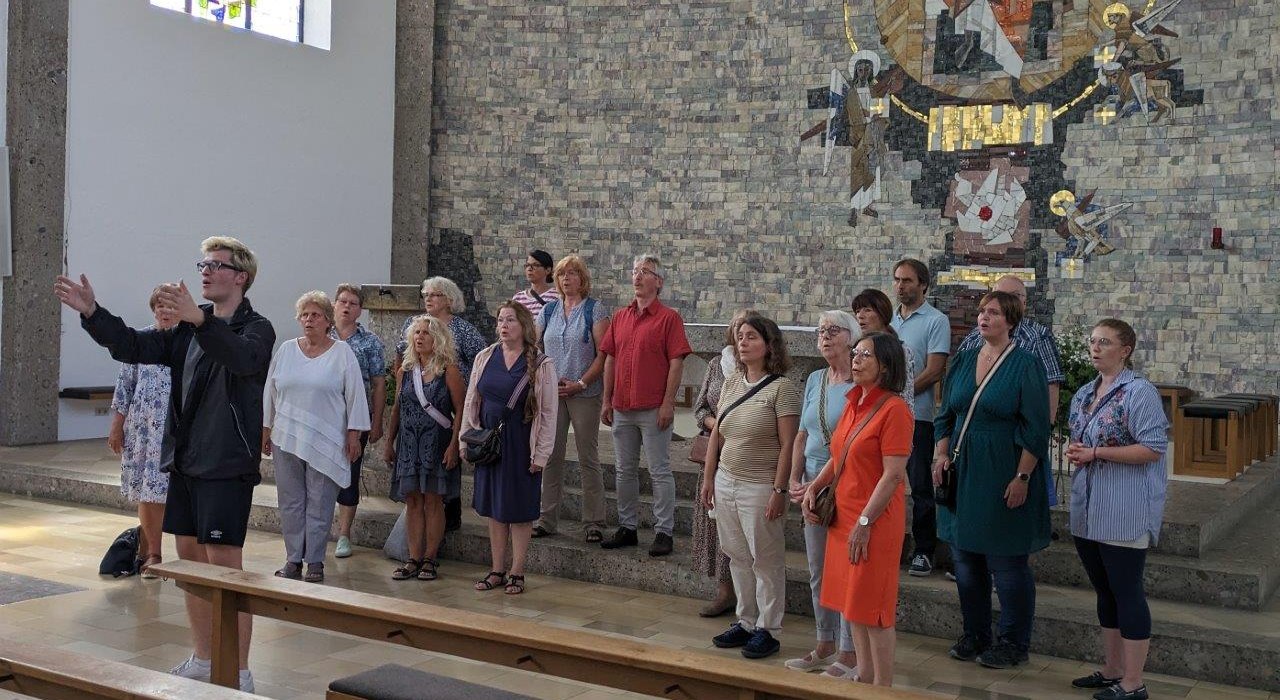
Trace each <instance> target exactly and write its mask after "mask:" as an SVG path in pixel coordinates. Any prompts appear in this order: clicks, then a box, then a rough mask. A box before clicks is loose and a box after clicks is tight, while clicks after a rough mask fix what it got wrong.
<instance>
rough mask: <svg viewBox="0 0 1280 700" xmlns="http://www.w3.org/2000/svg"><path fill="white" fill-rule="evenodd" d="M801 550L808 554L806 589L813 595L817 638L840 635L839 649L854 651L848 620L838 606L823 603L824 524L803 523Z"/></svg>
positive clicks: (834, 639)
mask: <svg viewBox="0 0 1280 700" xmlns="http://www.w3.org/2000/svg"><path fill="white" fill-rule="evenodd" d="M804 551H805V554H806V555H807V556H808V557H809V591H810V593H811V594H812V596H813V617H814V621H815V622H816V624H817V628H818V641H819V642H834V641H836V636H837V635H839V637H840V651H853V632H852V627H851V626H850V624H849V621H848V620H846V619H844V616H843V615H841V614H840V612H839V611H837V610H832V609H830V608H824V607H822V603H821V602H820V601H819V599H818V598H819V596H820V595H821V592H822V569H823V567H824V566H826V559H827V528H825V527H823V526H821V525H811V524H809V523H805V524H804Z"/></svg>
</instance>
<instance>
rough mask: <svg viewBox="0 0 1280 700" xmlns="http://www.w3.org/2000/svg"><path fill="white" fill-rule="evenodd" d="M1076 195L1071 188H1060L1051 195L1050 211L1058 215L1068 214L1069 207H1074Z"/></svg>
mask: <svg viewBox="0 0 1280 700" xmlns="http://www.w3.org/2000/svg"><path fill="white" fill-rule="evenodd" d="M1075 204H1076V196H1075V194H1074V193H1072V192H1071V190H1058V191H1057V192H1054V193H1053V194H1052V195H1051V196H1050V197H1049V211H1051V212H1053V213H1054V214H1057V215H1058V216H1066V215H1067V207H1074V206H1075Z"/></svg>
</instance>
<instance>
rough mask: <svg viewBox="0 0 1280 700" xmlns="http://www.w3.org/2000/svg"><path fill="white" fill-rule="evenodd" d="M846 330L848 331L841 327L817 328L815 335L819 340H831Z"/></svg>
mask: <svg viewBox="0 0 1280 700" xmlns="http://www.w3.org/2000/svg"><path fill="white" fill-rule="evenodd" d="M847 330H849V329H848V328H845V327H843V326H818V330H817V333H818V337H819V338H831V337H834V336H837V335H840V333H841V332H843V331H847Z"/></svg>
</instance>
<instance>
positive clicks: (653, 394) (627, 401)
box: [600, 254, 693, 557]
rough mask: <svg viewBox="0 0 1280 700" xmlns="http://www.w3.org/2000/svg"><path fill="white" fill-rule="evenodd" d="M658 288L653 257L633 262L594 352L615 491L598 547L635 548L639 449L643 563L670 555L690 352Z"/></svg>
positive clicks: (657, 264)
mask: <svg viewBox="0 0 1280 700" xmlns="http://www.w3.org/2000/svg"><path fill="white" fill-rule="evenodd" d="M662 284H663V275H662V267H661V262H660V261H659V260H658V257H657V256H656V255H652V254H646V255H639V256H636V258H635V260H634V262H633V263H632V269H631V286H632V287H633V288H634V289H635V299H634V300H633V301H632V302H631V303H630V304H628V305H627V306H625V307H623V308H621V309H619V310H618V311H617V312H616V313H615V314H614V315H613V319H612V321H611V322H610V323H609V330H608V331H607V332H606V333H605V335H604V339H603V340H602V341H601V342H600V352H603V353H604V354H605V361H604V396H603V398H602V406H601V408H600V420H601V421H603V422H604V424H605V425H607V426H609V427H610V428H612V429H613V449H614V453H615V454H616V455H617V465H616V468H617V477H616V478H617V492H618V531H617V532H616V533H614V535H613V537H611V538H609V539H607V540H605V541H604V542H601V543H600V546H601V547H603V548H605V549H617V548H619V547H634V546H636V545H637V544H639V538H638V537H637V536H636V528H637V527H638V524H639V506H640V475H639V471H640V449H641V448H642V447H643V448H644V452H645V458H646V461H647V462H648V464H649V477H650V479H651V480H652V481H653V517H654V521H655V522H654V530H655V531H656V532H655V533H654V536H653V544H652V546H650V547H649V556H651V557H661V556H665V555H667V554H670V553H671V550H672V546H673V541H672V539H671V531H672V528H673V526H674V525H675V511H676V480H675V476H674V475H673V474H672V473H671V462H670V457H669V455H668V448H669V447H670V445H671V427H672V423H673V422H674V419H675V399H676V390H677V389H678V388H679V387H680V376H681V374H682V373H683V371H684V358H685V356H686V355H689V354H690V353H692V352H693V349H692V348H690V347H689V340H688V338H686V337H685V334H684V319H682V318H680V314H679V313H678V312H677V311H676V310H675V309H672V308H669V307H667V306H665V305H663V303H662V302H661V301H658V294H659V293H660V292H661V291H662Z"/></svg>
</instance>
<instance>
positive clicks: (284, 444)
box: [262, 291, 369, 583]
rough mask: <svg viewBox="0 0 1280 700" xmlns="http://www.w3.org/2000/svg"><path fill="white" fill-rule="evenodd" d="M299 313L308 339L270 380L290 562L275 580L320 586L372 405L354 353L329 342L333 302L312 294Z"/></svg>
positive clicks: (265, 411) (276, 360)
mask: <svg viewBox="0 0 1280 700" xmlns="http://www.w3.org/2000/svg"><path fill="white" fill-rule="evenodd" d="M296 308H297V313H298V325H300V326H301V327H302V336H301V337H299V338H296V339H294V340H289V341H286V342H285V343H284V344H282V345H281V346H280V349H279V350H277V351H276V354H275V357H273V358H271V368H270V371H269V372H268V373H267V384H266V388H265V389H264V390H263V396H262V426H263V427H262V452H263V454H267V455H272V456H273V457H274V461H275V473H276V493H277V495H278V496H279V498H280V532H281V534H282V535H284V549H285V555H286V556H285V564H284V566H283V567H282V568H281V569H280V570H279V571H277V572H276V576H280V577H282V578H292V579H299V578H300V579H302V580H304V581H307V582H310V583H319V582H321V581H323V580H324V554H325V547H326V545H327V544H328V542H329V525H330V523H332V522H333V510H334V507H335V506H336V505H337V502H338V491H340V490H342V489H344V488H346V487H347V486H349V485H350V484H351V463H352V462H354V461H355V460H356V458H357V457H359V456H360V433H361V432H362V431H365V430H368V429H369V404H368V401H367V399H366V398H365V393H364V379H363V378H362V377H361V376H360V363H359V361H357V360H356V353H355V351H354V350H352V349H351V346H350V345H347V344H346V343H340V342H338V341H337V340H334V339H333V338H330V337H329V329H330V328H331V327H332V326H333V304H332V303H331V302H330V301H329V297H328V296H327V295H326V294H325V293H324V292H319V291H313V292H307V293H306V294H303V295H302V296H301V297H300V298H299V299H298V303H297V305H296ZM304 562H305V563H306V565H307V571H306V574H305V575H304V574H303V572H302V565H303V563H304Z"/></svg>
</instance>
